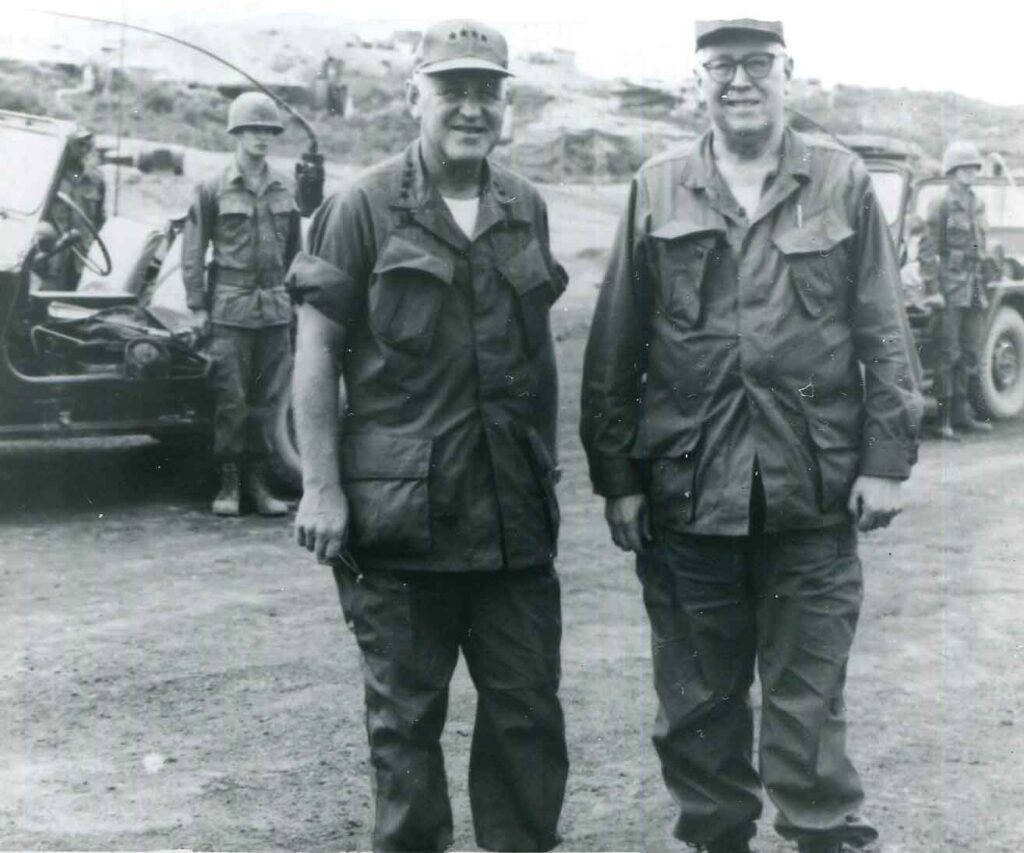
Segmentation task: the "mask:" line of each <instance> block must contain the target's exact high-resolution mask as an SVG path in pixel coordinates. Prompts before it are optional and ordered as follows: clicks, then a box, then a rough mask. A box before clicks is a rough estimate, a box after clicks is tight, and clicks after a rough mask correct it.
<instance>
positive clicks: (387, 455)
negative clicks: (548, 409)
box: [341, 433, 431, 480]
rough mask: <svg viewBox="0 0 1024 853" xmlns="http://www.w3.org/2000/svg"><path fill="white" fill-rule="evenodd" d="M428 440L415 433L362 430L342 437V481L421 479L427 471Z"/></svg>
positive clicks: (428, 470)
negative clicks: (362, 431)
mask: <svg viewBox="0 0 1024 853" xmlns="http://www.w3.org/2000/svg"><path fill="white" fill-rule="evenodd" d="M430 449H431V440H430V439H429V438H424V437H422V436H415V435H393V434H388V433H365V434H358V433H356V434H352V435H346V436H343V438H342V442H341V470H342V472H343V477H344V479H345V480H422V479H426V477H427V476H428V475H429V473H430Z"/></svg>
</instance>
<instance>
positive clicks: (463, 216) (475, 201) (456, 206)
mask: <svg viewBox="0 0 1024 853" xmlns="http://www.w3.org/2000/svg"><path fill="white" fill-rule="evenodd" d="M441 198H443V199H444V203H445V204H447V205H448V209H449V210H450V211H451V212H452V219H454V220H455V224H456V225H458V226H459V228H461V229H462V233H463V234H465V235H466V237H468V238H469V239H470V240H472V239H473V232H474V231H476V215H477V213H479V211H480V196H475V197H474V198H448V196H446V195H443V196H441Z"/></svg>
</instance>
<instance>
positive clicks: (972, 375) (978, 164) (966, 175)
mask: <svg viewBox="0 0 1024 853" xmlns="http://www.w3.org/2000/svg"><path fill="white" fill-rule="evenodd" d="M983 167H984V161H983V160H982V158H981V152H980V151H979V150H978V147H977V146H976V145H974V144H973V143H971V142H966V141H956V142H953V143H951V144H950V145H949V147H948V148H946V151H945V153H944V154H943V156H942V172H943V174H944V175H946V176H947V177H948V178H949V188H948V189H947V190H946V193H945V195H943V197H942V198H941V199H936V201H935V203H934V204H932V206H931V208H930V209H929V211H928V216H927V219H926V220H925V232H924V235H923V236H922V238H921V245H920V249H919V250H918V256H919V261H920V264H921V277H922V279H923V280H924V283H925V291H926V292H927V293H928V294H929V295H930V296H933V297H934V298H935V299H936V300H937V301H938V303H939V305H940V306H941V313H940V315H939V317H940V325H939V330H940V331H939V359H938V368H937V371H936V383H935V384H936V395H935V396H936V398H937V400H938V406H939V434H940V435H941V437H942V438H944V439H946V440H947V441H956V440H958V439H959V434H960V433H961V432H976V433H977V432H981V433H984V432H991V430H992V425H991V424H990V423H988V422H986V421H981V420H978V419H976V418H975V417H974V415H973V413H972V411H971V407H970V403H969V401H968V396H969V392H970V391H971V390H972V384H973V383H976V382H977V381H978V376H979V369H980V368H979V366H980V363H981V349H982V341H983V338H984V333H985V316H986V309H987V308H988V294H987V292H986V289H985V279H984V275H983V264H982V261H983V260H984V258H985V230H986V225H985V205H984V202H982V200H981V199H980V198H978V196H977V194H976V193H975V192H974V190H973V189H972V188H971V186H972V184H973V183H974V179H975V178H976V177H977V176H978V174H979V173H980V172H981V170H982V168H983Z"/></svg>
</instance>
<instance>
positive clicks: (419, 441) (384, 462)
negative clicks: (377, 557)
mask: <svg viewBox="0 0 1024 853" xmlns="http://www.w3.org/2000/svg"><path fill="white" fill-rule="evenodd" d="M431 446H432V444H431V439H429V438H423V437H420V436H404V435H389V434H387V433H373V434H370V433H367V434H365V435H360V434H354V435H347V436H345V437H344V438H343V439H342V447H341V451H342V452H341V475H342V483H343V485H344V489H345V494H346V496H347V497H348V502H349V542H350V543H351V546H352V548H353V549H354V550H357V551H374V552H377V553H381V554H387V555H389V556H391V555H409V556H414V555H421V554H426V553H427V552H428V551H430V548H431V532H430V494H429V492H430V489H429V475H430V452H431Z"/></svg>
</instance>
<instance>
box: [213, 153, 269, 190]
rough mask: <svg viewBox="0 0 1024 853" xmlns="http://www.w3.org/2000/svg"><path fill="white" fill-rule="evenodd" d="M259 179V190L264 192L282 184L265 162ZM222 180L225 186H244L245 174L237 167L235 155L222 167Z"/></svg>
mask: <svg viewBox="0 0 1024 853" xmlns="http://www.w3.org/2000/svg"><path fill="white" fill-rule="evenodd" d="M260 179H261V180H260V187H261V192H266V191H267V190H269V189H270V188H271V187H274V186H283V184H282V182H281V178H280V177H279V176H278V174H277V173H276V172H275V171H274V170H273V169H271V168H270V166H269V165H268V164H267V163H264V164H263V170H262V171H261V172H260ZM223 181H224V186H225V187H229V186H241V187H244V186H246V184H245V175H243V174H242V170H241V169H240V168H238V159H237V158H236V157H232V158H231V162H230V163H228V165H227V167H226V168H225V169H224V177H223Z"/></svg>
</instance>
